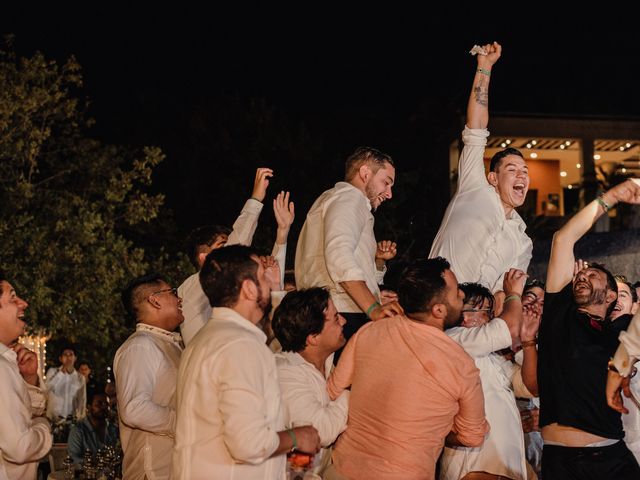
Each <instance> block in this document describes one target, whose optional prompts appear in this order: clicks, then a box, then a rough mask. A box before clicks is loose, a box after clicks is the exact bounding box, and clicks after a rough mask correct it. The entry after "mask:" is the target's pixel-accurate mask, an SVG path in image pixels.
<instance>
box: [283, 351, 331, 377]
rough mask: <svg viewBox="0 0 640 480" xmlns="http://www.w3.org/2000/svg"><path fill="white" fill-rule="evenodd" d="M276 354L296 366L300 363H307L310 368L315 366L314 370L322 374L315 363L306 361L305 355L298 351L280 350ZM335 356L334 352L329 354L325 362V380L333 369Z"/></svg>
mask: <svg viewBox="0 0 640 480" xmlns="http://www.w3.org/2000/svg"><path fill="white" fill-rule="evenodd" d="M276 356H277V357H280V358H282V359H284V360H285V361H286V362H287V363H288V364H289V365H291V366H292V367H296V366H299V365H307V366H309V367H310V368H313V370H314V371H315V372H317V373H318V374H319V375H322V373H321V372H320V371H319V370H318V369H317V368H316V366H315V365H313V364H312V363H310V362H308V361H306V360H305V359H304V357H303V356H302V355H300V354H299V353H297V352H279V353H277V354H276ZM333 356H334V353H332V354H331V355H329V356H328V357H327V359H326V360H325V362H324V376H325V380H326V379H328V378H329V375H330V374H331V371H332V369H333Z"/></svg>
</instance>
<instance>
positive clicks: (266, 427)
mask: <svg viewBox="0 0 640 480" xmlns="http://www.w3.org/2000/svg"><path fill="white" fill-rule="evenodd" d="M255 348H256V347H255V342H253V341H245V340H240V341H237V342H233V344H230V345H228V346H227V348H226V349H225V351H224V354H223V355H220V356H218V357H217V359H216V363H217V365H216V367H215V370H216V372H218V373H217V375H219V377H218V389H219V398H220V404H219V408H220V414H221V416H222V422H223V424H224V433H223V435H224V443H225V445H226V446H227V448H228V450H229V453H230V454H231V456H232V457H233V459H234V460H236V461H237V462H242V463H250V464H254V465H257V464H260V463H262V462H264V461H265V460H266V459H267V458H269V457H270V456H271V455H272V454H273V452H275V451H276V449H277V448H278V446H279V444H280V438H279V436H278V432H277V431H275V430H274V429H273V428H272V426H271V425H270V424H269V421H268V420H267V419H268V417H269V415H268V413H267V409H268V405H267V395H268V392H265V389H266V388H268V385H266V382H265V375H268V372H265V365H264V362H263V358H262V357H261V356H260V355H256V354H255ZM274 368H275V367H274ZM276 387H277V385H276Z"/></svg>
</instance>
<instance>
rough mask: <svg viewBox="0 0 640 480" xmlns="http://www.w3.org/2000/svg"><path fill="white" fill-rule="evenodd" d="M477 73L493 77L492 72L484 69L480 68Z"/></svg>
mask: <svg viewBox="0 0 640 480" xmlns="http://www.w3.org/2000/svg"><path fill="white" fill-rule="evenodd" d="M476 72H478V73H481V74H483V75H486V76H487V77H490V76H491V72H490V71H489V70H485V69H484V68H479V69H478V70H476Z"/></svg>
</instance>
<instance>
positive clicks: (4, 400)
mask: <svg viewBox="0 0 640 480" xmlns="http://www.w3.org/2000/svg"><path fill="white" fill-rule="evenodd" d="M0 385H2V387H1V388H0V415H1V416H2V418H0V480H33V479H35V478H36V470H37V468H38V460H40V459H41V458H42V457H44V456H45V455H46V454H47V452H48V451H49V450H50V449H51V444H52V442H53V437H52V435H51V429H50V427H49V422H48V421H47V419H46V418H44V417H35V418H34V417H33V406H32V401H31V398H32V397H31V396H30V394H29V391H28V388H27V383H26V382H25V381H24V379H23V378H22V375H20V371H19V370H18V364H17V356H16V353H15V352H14V351H13V350H11V349H9V348H7V346H6V345H4V344H0ZM41 393H42V392H41ZM40 410H42V406H41V405H40Z"/></svg>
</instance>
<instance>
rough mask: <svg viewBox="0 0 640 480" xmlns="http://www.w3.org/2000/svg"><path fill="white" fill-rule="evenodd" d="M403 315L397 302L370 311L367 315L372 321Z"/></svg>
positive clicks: (402, 310)
mask: <svg viewBox="0 0 640 480" xmlns="http://www.w3.org/2000/svg"><path fill="white" fill-rule="evenodd" d="M403 313H404V309H403V308H402V306H401V305H400V304H399V303H398V302H389V303H385V304H384V305H380V306H378V307H376V308H374V309H373V310H371V313H370V314H369V318H370V319H371V320H373V321H376V320H381V319H383V318H386V317H394V316H396V315H402V314H403Z"/></svg>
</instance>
